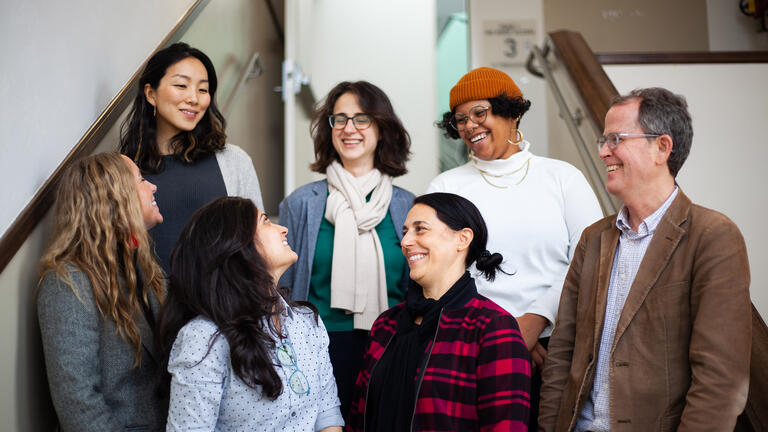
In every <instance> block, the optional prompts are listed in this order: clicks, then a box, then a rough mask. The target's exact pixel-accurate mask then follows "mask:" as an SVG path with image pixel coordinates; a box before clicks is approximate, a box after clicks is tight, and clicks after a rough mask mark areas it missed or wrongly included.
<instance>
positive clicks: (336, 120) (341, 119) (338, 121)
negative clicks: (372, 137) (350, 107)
mask: <svg viewBox="0 0 768 432" xmlns="http://www.w3.org/2000/svg"><path fill="white" fill-rule="evenodd" d="M329 120H330V121H331V126H332V127H333V128H335V129H344V126H346V125H347V116H345V115H344V114H334V115H332V116H330V117H329Z"/></svg>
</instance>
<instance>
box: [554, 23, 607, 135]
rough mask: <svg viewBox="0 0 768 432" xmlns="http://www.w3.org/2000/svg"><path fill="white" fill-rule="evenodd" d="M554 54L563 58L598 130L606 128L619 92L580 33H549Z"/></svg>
mask: <svg viewBox="0 0 768 432" xmlns="http://www.w3.org/2000/svg"><path fill="white" fill-rule="evenodd" d="M549 39H550V41H552V47H553V48H554V52H555V55H557V57H558V58H559V59H560V61H561V62H562V64H563V65H564V66H565V69H566V70H567V72H568V75H570V77H571V79H572V80H573V83H574V85H575V86H576V89H577V90H578V92H579V95H580V96H581V99H582V101H583V102H584V105H585V106H586V107H587V112H588V114H589V116H590V119H591V120H592V121H593V122H594V124H595V125H596V127H597V129H598V130H600V131H602V130H603V129H604V127H605V114H606V113H607V112H608V108H610V107H611V101H612V100H613V98H615V97H616V96H618V94H619V92H618V91H616V87H614V86H613V83H612V82H611V80H610V78H608V75H607V74H606V73H605V71H604V70H603V66H602V65H601V64H600V62H598V61H597V57H595V54H594V53H593V52H592V49H591V48H589V45H587V42H586V41H585V40H584V38H583V37H582V36H581V33H578V32H574V31H568V30H560V31H556V32H553V33H550V34H549Z"/></svg>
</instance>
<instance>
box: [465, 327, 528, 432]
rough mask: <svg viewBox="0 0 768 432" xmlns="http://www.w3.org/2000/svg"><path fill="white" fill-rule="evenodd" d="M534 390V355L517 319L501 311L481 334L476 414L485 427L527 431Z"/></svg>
mask: <svg viewBox="0 0 768 432" xmlns="http://www.w3.org/2000/svg"><path fill="white" fill-rule="evenodd" d="M530 391H531V357H530V353H529V352H528V348H526V345H525V342H524V341H523V337H522V335H521V334H520V329H519V328H518V326H517V321H516V320H515V318H514V317H512V316H511V315H509V314H499V315H498V316H496V317H494V318H493V319H492V320H491V321H490V322H489V323H488V325H487V326H486V328H485V329H484V331H483V334H482V336H481V338H480V348H479V353H478V359H477V414H478V418H479V420H480V430H482V431H526V430H528V417H529V407H530V403H531V401H530Z"/></svg>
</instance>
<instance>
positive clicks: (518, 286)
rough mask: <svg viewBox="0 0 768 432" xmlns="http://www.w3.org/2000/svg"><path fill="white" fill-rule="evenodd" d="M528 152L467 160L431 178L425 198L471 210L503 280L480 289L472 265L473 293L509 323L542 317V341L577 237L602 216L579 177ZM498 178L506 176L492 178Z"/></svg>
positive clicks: (481, 285) (566, 167)
mask: <svg viewBox="0 0 768 432" xmlns="http://www.w3.org/2000/svg"><path fill="white" fill-rule="evenodd" d="M529 146H530V143H528V142H527V141H523V143H522V145H521V146H520V149H521V151H520V152H518V153H515V154H513V155H512V156H510V157H509V158H507V159H497V160H493V161H484V160H480V159H477V158H472V160H470V161H469V162H468V163H466V164H464V165H462V166H460V167H457V168H454V169H452V170H449V171H446V172H444V173H442V174H440V175H439V176H437V177H435V179H434V180H432V183H430V185H429V187H428V188H427V193H429V192H451V193H455V194H457V195H461V196H463V197H464V198H467V199H468V200H470V201H472V203H474V204H475V205H476V206H477V208H478V209H479V210H480V213H481V214H482V215H483V218H484V219H485V223H486V225H487V226H488V246H487V249H488V250H489V251H490V252H491V253H493V252H499V253H501V254H502V255H503V256H504V261H503V263H502V265H501V267H502V269H503V270H504V271H505V272H507V273H510V275H506V274H504V273H501V272H498V273H497V274H496V280H495V281H493V282H488V281H487V280H485V278H483V277H478V276H479V274H478V272H477V270H476V269H475V268H474V266H473V268H472V271H473V274H475V276H476V277H475V281H476V283H477V289H478V291H479V292H480V293H481V294H483V295H484V296H486V297H488V298H490V299H491V300H493V301H494V302H496V303H497V304H499V305H500V306H501V307H503V308H504V309H506V310H507V311H508V312H509V313H511V314H512V315H513V316H516V317H519V316H521V315H523V314H526V313H533V314H537V315H541V316H543V317H545V318H546V319H547V320H549V322H550V325H549V326H548V327H547V328H546V329H545V330H544V332H542V334H541V337H546V336H549V335H550V333H552V323H554V322H555V317H556V316H557V307H558V304H559V302H560V292H561V290H562V288H563V282H564V280H565V275H566V273H567V272H568V266H569V264H570V262H571V258H572V257H573V253H574V250H575V249H576V244H577V243H578V241H579V238H580V237H581V231H582V230H583V229H584V228H586V227H587V226H589V225H591V224H592V223H594V222H596V221H597V220H599V219H601V218H602V217H603V214H602V211H601V210H600V205H599V204H598V202H597V198H596V197H595V193H594V192H593V191H592V188H591V187H590V186H589V183H588V182H587V179H586V178H584V175H583V174H582V173H581V171H579V170H578V169H576V168H575V167H574V166H573V165H570V164H568V163H566V162H563V161H560V160H556V159H549V158H545V157H540V156H536V155H533V154H531V152H529V151H528V148H529ZM480 170H483V171H485V172H486V173H487V174H486V175H482V174H481V171H480ZM509 173H512V174H509ZM502 174H508V175H504V176H503V177H493V175H502ZM518 182H519V184H518ZM489 183H493V184H494V185H496V186H505V188H499V187H494V186H492V185H491V184H489Z"/></svg>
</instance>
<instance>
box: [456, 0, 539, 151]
mask: <svg viewBox="0 0 768 432" xmlns="http://www.w3.org/2000/svg"><path fill="white" fill-rule="evenodd" d="M517 20H524V21H525V20H533V21H535V23H536V27H537V40H536V43H537V45H539V46H541V44H542V42H543V41H544V39H545V38H546V35H545V34H544V15H543V9H542V0H469V43H470V45H469V47H470V56H471V59H472V68H473V69H474V68H477V67H481V66H490V65H488V64H485V60H484V58H485V56H484V55H483V52H484V51H485V50H486V48H485V40H484V38H483V28H484V27H483V23H484V22H486V21H517ZM502 70H503V71H504V72H506V73H507V74H508V75H509V76H510V77H512V79H513V80H514V81H515V83H516V84H517V86H518V87H520V90H521V91H522V92H523V97H525V98H526V99H529V100H530V101H531V109H530V110H529V111H528V112H527V113H526V114H525V116H524V117H523V120H522V122H521V125H520V130H521V131H522V132H523V133H524V135H525V139H526V140H528V141H530V143H531V151H532V152H533V153H535V154H537V155H540V156H549V146H548V142H549V139H548V130H547V87H546V85H547V84H546V82H544V80H542V79H540V78H538V77H535V76H533V75H531V74H530V73H528V71H527V70H525V65H524V64H520V65H516V66H512V67H506V68H502Z"/></svg>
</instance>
